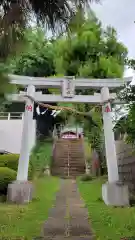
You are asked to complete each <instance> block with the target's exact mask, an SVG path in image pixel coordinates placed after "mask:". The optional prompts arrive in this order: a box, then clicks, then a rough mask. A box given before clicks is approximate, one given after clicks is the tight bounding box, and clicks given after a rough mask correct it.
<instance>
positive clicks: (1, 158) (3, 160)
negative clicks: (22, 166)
mask: <svg viewBox="0 0 135 240" xmlns="http://www.w3.org/2000/svg"><path fill="white" fill-rule="evenodd" d="M18 160H19V154H3V155H0V167H7V168H11V169H13V170H15V171H17V168H18Z"/></svg>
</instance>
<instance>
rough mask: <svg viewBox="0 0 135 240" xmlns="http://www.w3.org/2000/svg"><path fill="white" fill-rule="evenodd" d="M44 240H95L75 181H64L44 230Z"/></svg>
mask: <svg viewBox="0 0 135 240" xmlns="http://www.w3.org/2000/svg"><path fill="white" fill-rule="evenodd" d="M42 236H43V237H44V238H43V239H44V240H51V239H52V240H64V239H68V240H93V239H94V236H93V234H92V231H91V229H90V224H89V220H88V213H87V210H86V208H85V207H84V203H83V201H82V200H81V198H80V194H79V192H78V190H77V186H76V182H75V180H63V181H62V186H61V189H60V191H59V192H58V193H57V196H56V201H55V205H54V206H53V208H52V209H51V211H50V215H49V218H48V220H47V221H46V222H45V224H44V226H43V229H42Z"/></svg>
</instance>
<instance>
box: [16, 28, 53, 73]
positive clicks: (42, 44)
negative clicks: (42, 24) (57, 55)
mask: <svg viewBox="0 0 135 240" xmlns="http://www.w3.org/2000/svg"><path fill="white" fill-rule="evenodd" d="M25 39H26V40H25V42H26V46H25V49H24V50H23V52H22V54H20V55H19V56H18V57H17V58H15V59H14V60H13V61H12V68H13V72H14V74H18V75H26V76H35V77H47V76H51V75H54V74H55V66H54V63H53V58H54V51H53V44H52V43H51V42H50V41H49V40H47V38H45V34H44V31H43V30H42V29H41V28H36V29H29V30H27V31H26V33H25Z"/></svg>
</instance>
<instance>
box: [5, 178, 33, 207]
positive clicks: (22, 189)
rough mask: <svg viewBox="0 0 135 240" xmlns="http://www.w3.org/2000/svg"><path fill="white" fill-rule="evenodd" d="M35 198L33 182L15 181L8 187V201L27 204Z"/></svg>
mask: <svg viewBox="0 0 135 240" xmlns="http://www.w3.org/2000/svg"><path fill="white" fill-rule="evenodd" d="M32 198H33V184H32V183H31V182H27V181H26V182H24V181H14V182H13V183H11V184H9V185H8V193H7V201H8V202H12V203H17V204H25V203H28V202H30V201H31V200H32Z"/></svg>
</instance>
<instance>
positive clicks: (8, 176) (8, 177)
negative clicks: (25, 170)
mask: <svg viewBox="0 0 135 240" xmlns="http://www.w3.org/2000/svg"><path fill="white" fill-rule="evenodd" d="M16 174H17V173H16V171H14V170H12V169H10V168H8V167H0V194H6V193H7V187H8V184H9V183H11V182H12V181H14V180H15V179H16Z"/></svg>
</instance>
